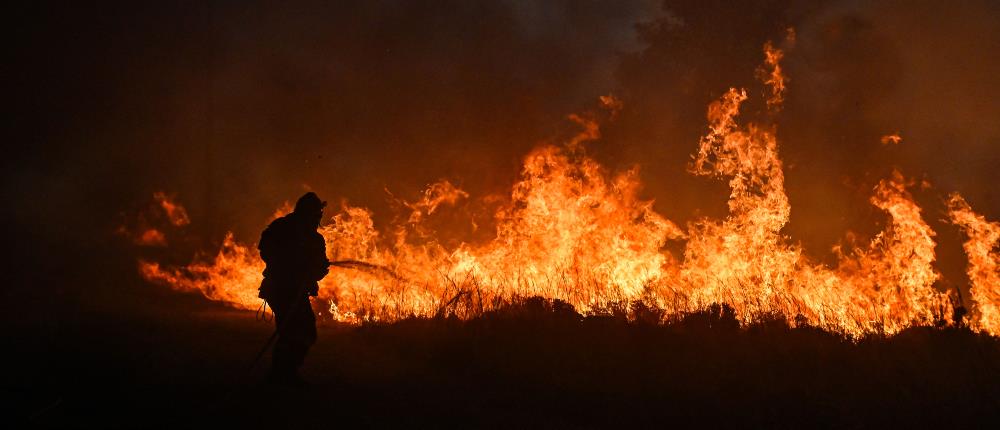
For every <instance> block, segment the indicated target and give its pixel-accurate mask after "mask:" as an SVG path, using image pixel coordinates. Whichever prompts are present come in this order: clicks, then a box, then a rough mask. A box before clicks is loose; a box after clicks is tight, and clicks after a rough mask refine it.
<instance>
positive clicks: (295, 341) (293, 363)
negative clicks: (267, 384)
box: [268, 296, 316, 377]
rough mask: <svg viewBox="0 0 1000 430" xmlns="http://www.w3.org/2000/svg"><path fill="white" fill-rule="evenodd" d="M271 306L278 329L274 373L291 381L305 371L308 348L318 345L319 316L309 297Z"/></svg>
mask: <svg viewBox="0 0 1000 430" xmlns="http://www.w3.org/2000/svg"><path fill="white" fill-rule="evenodd" d="M268 303H270V305H271V309H273V310H274V322H275V324H276V325H277V327H278V340H277V341H276V342H275V344H274V352H273V354H272V356H271V360H272V361H271V373H272V374H273V375H274V376H276V377H291V376H294V375H295V374H296V373H297V372H298V370H299V367H302V362H303V361H305V358H306V353H308V352H309V347H311V346H312V345H313V343H316V315H315V314H313V310H312V305H311V304H310V303H309V298H308V297H306V296H302V297H298V298H295V299H287V300H276V301H274V302H273V303H272V302H270V301H269V302H268Z"/></svg>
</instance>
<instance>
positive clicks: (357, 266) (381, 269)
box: [247, 260, 404, 374]
mask: <svg viewBox="0 0 1000 430" xmlns="http://www.w3.org/2000/svg"><path fill="white" fill-rule="evenodd" d="M327 265H328V266H330V267H340V268H344V269H353V270H360V271H363V272H368V273H371V274H373V275H384V276H388V277H391V278H393V279H396V280H400V281H402V280H404V278H403V277H402V276H400V275H399V274H398V273H396V272H395V271H394V270H392V269H390V268H388V267H385V266H382V265H378V264H372V263H368V262H365V261H359V260H337V261H328V262H327ZM308 287H309V283H304V284H303V285H302V288H301V289H300V290H299V291H297V292H296V294H295V296H293V297H294V298H296V299H298V298H300V297H302V296H306V297H308ZM299 303H301V301H300V300H293V301H292V302H291V305H290V307H289V308H288V316H287V317H285V318H284V321H282V323H284V324H282V323H279V324H278V326H277V327H275V329H274V333H271V337H269V338H268V339H267V342H266V343H265V344H264V347H263V348H261V349H260V352H258V353H257V356H256V357H255V358H254V359H253V362H252V363H250V367H249V368H248V369H247V374H249V373H250V372H252V371H253V369H254V368H255V367H257V363H258V362H260V359H261V358H263V357H264V354H265V353H267V350H268V349H271V346H272V345H274V342H275V341H276V340H277V339H278V335H279V334H280V333H281V331H282V329H283V328H284V325H285V324H287V323H288V321H289V320H290V319H291V316H292V315H294V314H295V312H296V311H297V310H298V307H299ZM261 308H262V309H263V312H264V313H265V314H266V313H267V300H264V303H262V304H261ZM272 309H273V308H272Z"/></svg>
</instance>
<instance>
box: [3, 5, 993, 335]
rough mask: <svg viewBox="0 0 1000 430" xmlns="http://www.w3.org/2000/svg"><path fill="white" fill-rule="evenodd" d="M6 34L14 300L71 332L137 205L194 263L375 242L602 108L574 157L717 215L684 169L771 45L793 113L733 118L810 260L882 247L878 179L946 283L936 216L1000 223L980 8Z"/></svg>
mask: <svg viewBox="0 0 1000 430" xmlns="http://www.w3.org/2000/svg"><path fill="white" fill-rule="evenodd" d="M7 16H8V21H9V25H8V28H9V30H10V31H11V32H12V36H11V38H10V39H9V40H10V43H9V45H10V46H11V47H12V48H13V50H14V53H13V61H9V63H8V66H7V67H6V68H5V69H6V71H7V73H5V75H6V79H5V80H6V81H7V83H8V84H9V85H10V86H11V92H10V93H9V94H12V95H13V97H9V98H8V100H10V101H11V103H12V104H13V108H14V109H13V115H12V116H11V120H10V122H11V123H12V124H13V134H12V135H10V136H9V137H8V140H7V145H6V147H7V150H6V151H5V156H4V157H2V160H3V168H2V169H0V170H2V174H3V188H2V192H3V199H4V201H5V202H7V204H8V208H7V210H6V211H4V215H5V218H4V219H5V222H4V225H5V226H7V228H9V229H10V230H9V235H8V237H9V239H8V240H9V243H13V244H16V246H17V247H18V248H17V252H15V253H13V254H14V255H13V256H12V257H11V258H10V259H9V260H8V262H9V263H10V264H11V267H12V270H10V271H9V272H10V274H11V276H10V277H9V278H8V280H9V282H7V284H8V286H7V289H6V291H7V292H8V298H14V299H17V300H20V301H27V302H32V303H36V304H39V305H43V304H44V303H48V301H49V300H50V299H51V298H52V297H56V298H59V299H61V300H59V303H61V304H62V305H61V306H62V308H61V309H63V310H64V311H65V310H68V309H71V308H72V307H73V306H75V304H76V303H77V301H78V300H79V299H80V298H81V297H86V296H90V295H91V294H90V292H91V291H105V292H107V293H108V294H109V295H111V296H114V295H118V294H133V293H132V292H125V291H119V290H121V288H122V287H116V286H115V285H116V282H118V280H119V279H123V278H127V277H130V276H131V277H135V276H136V275H135V273H134V270H135V268H134V258H135V256H134V255H132V254H131V253H132V252H133V251H132V250H131V248H128V247H124V246H121V245H120V244H118V245H115V244H116V243H118V242H121V238H120V237H116V235H115V234H114V232H115V229H116V228H117V227H118V226H120V225H121V224H122V223H123V222H124V221H123V220H125V219H127V218H128V217H129V216H130V214H133V213H135V212H136V211H137V210H139V209H140V208H142V207H143V205H146V204H147V203H148V202H149V200H150V198H151V195H152V193H153V192H156V191H165V192H167V193H171V194H172V195H174V196H176V198H177V200H178V201H179V202H180V203H182V204H184V205H185V206H186V207H187V209H188V212H189V214H190V216H191V219H192V223H191V225H190V226H188V227H187V229H188V230H187V231H186V232H185V234H186V235H188V236H190V237H196V238H199V239H198V240H197V242H196V243H192V244H189V245H190V246H189V248H190V250H195V249H201V250H205V251H207V252H211V250H212V249H213V246H217V245H218V243H219V242H220V241H221V239H222V237H223V235H224V234H225V232H226V231H233V232H234V233H235V234H236V236H237V237H238V238H239V239H241V240H244V241H247V242H250V241H254V240H255V239H256V237H257V235H258V234H259V231H260V229H261V227H262V226H263V225H264V223H265V222H266V220H267V218H268V216H269V215H270V214H271V213H273V212H274V210H275V209H276V208H277V207H278V206H280V205H281V203H282V202H284V201H286V200H293V199H295V198H296V197H297V196H298V195H300V194H301V193H302V192H303V191H305V190H307V189H311V190H315V191H317V192H318V193H319V194H320V195H321V196H323V197H324V198H325V199H327V200H329V201H331V202H334V203H335V204H336V203H337V202H340V201H346V202H349V203H350V204H352V205H360V206H365V207H369V208H371V209H372V210H373V211H374V212H375V215H376V217H375V219H376V222H378V223H383V224H384V223H386V222H388V221H389V220H390V219H391V217H392V211H391V208H392V204H391V202H390V199H389V198H388V196H389V195H388V193H387V190H388V191H389V192H391V193H392V195H393V196H396V197H399V198H406V199H410V198H415V197H416V196H417V195H418V193H419V192H420V190H422V189H423V187H424V186H426V185H427V184H428V183H431V182H434V181H436V180H439V179H448V180H450V181H452V182H453V183H455V184H457V185H458V186H460V187H461V188H462V189H464V190H466V191H467V192H469V193H470V195H471V196H472V198H471V199H470V202H469V203H465V204H467V205H475V202H476V201H477V200H476V199H481V198H483V197H485V196H489V195H500V196H503V195H505V194H508V193H509V189H510V185H511V184H512V183H513V182H514V181H515V180H516V178H517V175H518V172H519V168H520V162H521V159H522V157H523V156H524V155H525V154H526V153H527V152H528V151H529V150H530V149H531V148H533V147H535V146H536V145H537V144H539V143H540V142H547V141H553V140H558V139H559V138H560V137H561V136H565V135H566V134H567V133H572V132H574V130H575V125H574V124H573V123H572V122H570V121H567V120H566V115H567V114H570V113H574V112H587V111H592V110H594V109H596V108H597V97H598V96H601V95H606V94H613V95H615V96H616V97H618V98H619V99H621V100H622V102H623V104H624V108H623V110H622V111H621V112H620V114H619V115H618V116H617V117H616V119H615V120H614V121H610V122H608V123H606V124H604V125H603V126H602V132H603V137H602V138H601V139H600V140H599V141H597V142H593V143H592V144H590V146H588V149H587V150H588V152H589V153H590V154H591V155H593V156H594V157H595V158H597V159H598V160H600V161H601V162H602V163H604V165H605V166H606V167H607V168H608V169H609V170H610V171H618V170H621V169H625V168H629V167H631V166H633V165H636V164H638V165H639V166H640V169H641V170H640V172H641V173H640V176H641V179H642V181H643V183H644V185H645V188H644V191H643V195H645V196H646V197H648V198H650V199H655V200H656V206H655V207H656V209H657V211H658V212H660V213H662V214H664V215H665V216H666V217H668V218H669V219H671V220H673V221H676V222H679V223H681V225H683V223H685V222H687V221H690V220H693V219H695V218H697V217H699V216H705V215H707V216H712V217H722V216H724V215H725V211H726V206H725V202H726V195H727V193H728V189H727V187H726V185H725V183H724V182H722V181H717V180H712V179H710V178H704V177H695V176H692V175H690V174H689V173H687V172H686V166H687V163H688V162H689V160H690V156H691V154H692V153H694V152H695V148H696V144H697V139H698V137H699V136H700V135H701V134H703V133H704V131H705V118H704V117H705V109H706V106H707V105H708V103H709V102H711V101H712V100H713V99H715V98H716V97H718V96H719V95H721V94H722V93H723V92H725V91H726V90H727V89H728V88H729V87H731V86H737V87H745V88H747V89H748V91H749V92H750V94H751V96H752V97H754V96H757V97H758V98H759V96H760V95H761V94H762V92H763V87H762V86H761V84H759V83H758V82H757V81H756V79H755V70H756V69H757V67H758V66H759V65H760V63H761V60H762V53H761V47H762V45H763V44H764V42H765V41H768V40H771V41H774V42H775V43H776V44H778V45H779V46H782V47H784V48H786V49H787V54H786V57H785V61H784V64H785V67H786V71H787V74H788V76H789V78H790V82H789V88H788V96H787V100H786V104H785V107H784V109H783V111H782V113H781V114H780V115H779V116H777V117H775V118H767V117H765V116H764V114H763V113H762V111H763V108H762V106H760V105H759V103H758V104H753V103H750V104H748V105H747V106H746V107H745V114H744V118H746V119H756V120H762V121H765V122H768V123H773V124H775V125H776V126H777V127H778V129H777V130H778V138H779V141H780V148H779V150H780V154H781V156H782V158H783V160H784V162H785V172H786V176H787V181H786V184H787V191H788V194H789V196H790V199H791V204H792V220H791V223H790V224H789V225H788V227H787V228H786V233H787V234H788V235H789V236H790V237H791V239H792V240H793V241H801V242H802V243H803V245H804V246H805V247H806V249H807V251H808V253H809V254H810V255H811V256H813V257H814V258H816V259H818V260H821V261H828V262H829V261H831V258H832V257H831V255H832V254H831V253H830V251H829V250H830V248H831V247H832V246H833V245H835V244H837V243H839V242H840V241H841V240H842V239H843V238H844V237H845V235H846V234H847V233H848V231H852V232H856V233H857V234H858V235H860V237H863V238H864V237H870V236H871V235H872V234H874V233H875V232H877V231H879V230H880V229H881V228H882V226H883V224H884V222H885V220H886V217H885V215H884V214H883V213H881V212H880V211H879V210H877V209H876V208H874V207H872V206H871V205H870V203H869V202H868V198H869V196H870V194H871V189H872V187H873V186H874V184H875V183H877V182H878V180H880V179H882V178H885V177H887V176H888V175H889V174H890V172H891V171H892V169H893V168H898V169H900V170H901V171H902V173H903V174H904V175H905V176H907V177H908V178H913V179H915V180H917V181H920V180H926V181H928V182H929V183H930V184H931V185H932V187H931V188H929V189H926V190H921V189H920V188H919V187H916V188H914V189H913V191H914V193H915V196H916V198H917V200H918V202H919V203H920V204H921V205H922V207H923V208H924V210H925V214H924V216H925V219H926V220H927V221H928V222H929V223H930V224H931V225H932V227H934V228H935V230H936V231H937V232H938V238H937V239H938V242H939V247H938V255H939V261H940V263H941V264H940V270H942V272H943V273H944V274H945V276H946V277H948V278H949V279H953V280H955V281H954V282H959V283H961V282H963V281H962V277H963V276H964V275H963V274H962V271H963V270H964V264H965V262H964V256H963V255H962V253H961V249H960V241H961V240H962V238H961V236H960V235H959V233H958V230H957V229H956V228H954V227H953V226H949V225H947V224H946V223H944V222H943V221H942V220H943V219H944V218H945V215H944V212H943V204H942V199H943V198H944V197H945V196H946V195H947V193H949V192H952V191H958V192H961V193H962V194H963V195H964V196H965V197H966V198H967V199H968V201H969V202H970V204H971V205H972V206H973V208H974V209H976V210H977V211H979V212H981V213H984V214H985V215H986V216H987V217H988V218H989V219H992V220H997V219H1000V196H998V195H997V193H996V192H995V190H994V186H995V184H996V178H997V173H996V168H997V166H1000V122H998V120H997V118H1000V86H998V85H996V81H995V80H996V76H1000V56H998V55H996V52H1000V6H998V5H997V4H996V3H995V2H989V1H964V2H957V3H953V2H938V1H898V2H897V1H887V2H878V3H877V4H873V3H872V2H862V1H820V2H816V1H801V2H799V1H747V2H729V1H715V0H699V1H665V2H656V1H614V2H611V1H609V2H601V1H553V2H546V3H545V4H535V3H533V2H520V1H494V2H469V1H428V2H423V1H405V2H404V1H399V2H397V1H357V2H350V1H345V2H332V3H328V2H290V3H286V2H281V3H270V2H245V1H233V2H219V1H216V2H190V3H188V2H178V3H166V4H148V3H147V2H121V3H115V2H108V3H102V4H99V5H94V4H77V3H70V4H58V5H57V4H46V3H44V2H40V3H36V4H34V5H31V6H22V7H21V8H20V9H17V10H13V11H11V12H10V13H8V14H7ZM788 28H794V30H795V32H796V41H795V43H794V45H787V46H786V45H783V42H782V40H784V37H785V34H786V32H787V29H788ZM897 132H898V133H899V134H900V135H901V136H902V138H903V141H902V143H901V144H899V145H894V146H885V145H881V144H880V142H879V141H880V138H881V136H883V135H887V134H891V133H897ZM190 257H191V253H186V254H185V257H184V258H188V259H189V258H190ZM129 288H132V286H131V285H130V286H129ZM43 306H44V305H43ZM34 317H35V318H42V319H47V318H50V317H43V316H38V315H37V314H36V315H34ZM28 320H31V318H25V319H24V321H28Z"/></svg>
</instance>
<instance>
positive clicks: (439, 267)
mask: <svg viewBox="0 0 1000 430" xmlns="http://www.w3.org/2000/svg"><path fill="white" fill-rule="evenodd" d="M790 35H794V33H790ZM791 37H793V36H790V38H791ZM764 53H765V62H764V66H762V72H761V73H760V75H761V79H762V81H763V82H764V84H765V85H766V86H767V88H768V89H769V93H768V97H767V99H766V102H767V106H768V109H770V110H771V111H772V112H777V111H778V110H779V109H780V108H781V103H782V101H783V99H784V93H785V82H786V81H787V78H786V77H785V76H784V75H783V73H782V71H781V68H780V64H779V62H780V60H781V59H782V57H783V53H782V51H781V50H779V49H777V48H775V47H774V46H772V45H771V44H770V43H768V44H766V45H765V46H764ZM747 98H748V95H747V92H746V91H745V90H743V89H736V88H733V89H730V90H729V91H728V92H727V93H726V94H725V95H723V96H722V97H721V98H720V99H719V100H717V101H715V102H713V103H711V104H710V105H709V106H708V113H707V118H708V132H707V133H706V135H705V136H704V137H702V139H701V140H700V141H699V142H698V149H697V152H696V153H695V155H694V158H693V161H692V163H691V165H690V168H689V170H690V172H691V173H693V174H695V175H699V176H707V177H711V178H717V179H721V180H725V181H727V183H728V185H729V188H730V194H729V201H728V207H729V215H728V216H727V217H726V218H724V219H721V220H717V219H709V218H703V219H699V220H696V221H694V222H691V223H689V224H688V225H687V226H685V227H684V228H682V227H681V226H678V225H677V224H675V223H674V222H672V221H670V220H668V219H666V218H664V217H663V216H662V215H660V214H658V213H656V212H655V211H654V210H653V202H652V201H649V200H644V199H642V198H641V197H640V189H641V183H640V181H639V174H638V167H633V168H631V169H627V170H625V171H622V172H609V171H608V170H607V169H605V168H604V167H603V166H601V165H600V164H599V163H598V162H597V161H595V160H594V159H592V158H590V157H588V156H587V154H586V153H585V146H586V143H587V142H589V141H592V140H594V139H597V138H599V137H600V127H599V124H598V123H597V122H596V121H595V120H593V119H591V118H592V117H594V115H571V116H570V117H569V118H570V119H571V120H572V121H574V122H576V123H578V124H580V126H581V128H582V131H581V132H580V133H579V134H578V135H576V136H574V137H572V138H571V139H568V140H567V141H566V142H564V143H563V144H559V145H556V144H545V145H541V146H539V147H537V148H535V149H534V150H532V151H531V152H530V153H529V154H527V156H525V158H524V160H523V167H522V170H521V175H520V178H519V180H518V181H517V182H516V183H515V184H514V185H513V187H512V189H511V192H510V195H509V199H507V200H506V201H505V203H503V204H502V205H501V207H500V208H499V209H498V210H497V211H496V213H495V214H493V216H494V218H495V220H496V235H495V237H494V238H493V239H492V240H490V241H488V242H486V243H482V244H472V243H462V244H460V245H457V246H454V247H445V246H444V245H442V244H441V243H440V242H439V241H438V240H437V239H436V238H435V236H434V234H433V233H432V232H431V230H430V229H428V228H426V226H425V223H426V221H427V219H428V218H429V217H430V216H431V215H432V214H434V213H435V212H438V211H441V210H445V209H443V208H446V207H447V206H452V205H455V204H456V203H457V202H458V201H460V200H462V199H468V198H470V196H469V194H468V193H466V192H465V191H463V190H461V189H459V188H457V187H455V186H454V185H453V184H451V183H450V182H448V181H440V182H437V183H434V184H431V185H430V186H429V187H428V188H427V189H426V190H425V191H424V193H423V195H422V196H421V198H420V199H419V200H417V201H415V202H403V205H402V207H403V208H405V210H407V211H409V214H408V215H405V216H402V217H399V220H400V221H399V222H397V223H396V224H395V225H393V226H392V227H391V228H389V229H388V230H386V231H388V232H389V233H388V237H385V236H384V235H383V233H381V232H380V231H378V230H376V229H375V227H374V223H373V222H372V213H371V212H370V211H369V210H368V209H365V208H360V207H353V206H349V205H347V204H343V205H342V207H341V208H339V210H337V211H336V213H335V214H333V216H332V217H330V218H329V219H328V222H327V223H326V224H324V225H323V226H322V227H321V228H320V233H321V234H322V235H323V236H324V237H325V238H326V241H327V249H328V254H329V255H328V257H329V259H330V260H331V261H334V260H356V261H363V262H366V263H370V264H372V265H375V266H378V267H380V269H379V270H357V267H334V268H331V271H330V274H329V275H328V276H327V277H326V278H325V279H323V281H321V283H320V290H319V298H320V299H321V300H324V302H325V303H329V311H330V314H331V316H332V317H333V318H334V319H337V320H339V321H345V322H353V323H356V322H360V321H366V320H381V321H391V320H395V319H398V318H403V317H407V316H433V315H440V314H442V313H446V314H452V315H457V316H459V317H471V316H474V315H476V314H477V313H479V312H482V311H483V310H488V309H489V308H490V307H491V306H493V305H495V304H498V303H502V302H503V301H505V300H510V299H513V298H516V297H527V296H542V297H546V298H553V299H561V300H565V301H567V302H569V303H570V304H572V305H573V306H575V307H576V308H577V310H579V311H581V312H583V313H588V312H600V311H601V310H602V309H607V308H609V307H612V306H615V305H622V304H625V305H628V304H629V303H633V302H636V301H643V302H645V303H647V304H649V305H655V306H657V307H659V308H662V309H664V310H665V311H667V315H668V316H669V315H679V314H683V313H685V312H692V311H696V310H699V309H703V308H705V307H707V306H709V305H712V304H715V303H722V304H728V305H730V306H732V307H733V309H734V310H735V311H736V314H737V317H738V318H739V319H740V320H741V321H743V322H746V323H748V322H753V321H756V320H759V319H761V318H762V317H768V316H779V317H782V318H785V319H786V320H787V321H789V322H790V323H791V324H802V323H807V324H811V325H815V326H818V327H822V328H824V329H827V330H832V331H837V332H841V333H845V334H848V335H852V336H858V335H862V334H865V333H875V332H881V333H896V332H899V331H900V330H902V329H904V328H906V327H909V326H912V325H931V324H940V323H949V322H948V321H946V318H947V317H948V316H950V315H951V313H952V308H951V306H952V305H951V302H950V301H949V300H948V296H947V294H946V293H944V292H941V291H938V290H937V289H936V288H935V287H934V283H935V282H936V281H937V280H938V278H939V277H940V275H939V274H938V272H937V271H936V270H935V268H934V266H933V263H934V260H935V249H934V248H935V242H934V236H935V233H934V231H932V230H931V229H930V227H929V226H928V225H927V223H926V222H925V221H924V219H923V218H922V213H921V208H920V207H919V206H918V205H917V204H916V203H915V202H914V200H913V198H912V196H911V195H910V193H909V191H908V189H909V188H910V187H911V186H912V184H911V182H910V181H908V180H907V179H906V178H905V177H904V176H903V175H902V174H901V173H899V172H894V173H893V175H892V176H891V177H889V178H885V179H883V180H882V181H881V182H880V183H879V184H878V185H877V186H876V187H875V189H874V190H873V195H872V196H871V200H870V201H871V203H872V204H873V205H874V206H875V207H877V208H879V209H881V210H882V211H884V212H885V214H886V216H887V217H888V221H889V222H888V223H887V227H886V228H885V230H884V231H882V232H880V233H879V234H877V235H876V236H875V237H874V238H872V239H871V241H870V242H869V243H868V245H867V246H864V247H854V248H852V249H846V250H844V249H838V251H837V252H838V256H839V262H838V264H836V266H835V267H828V266H826V265H823V264H820V263H818V262H816V261H814V260H812V259H810V258H809V257H808V256H806V255H804V253H803V250H802V248H801V247H800V246H799V245H798V244H796V243H794V242H792V241H791V239H789V238H788V237H786V236H785V235H783V234H782V233H781V230H782V229H783V228H784V227H785V225H786V224H787V223H788V220H789V216H790V213H791V204H790V203H789V199H788V196H787V195H786V193H785V176H784V171H783V165H782V161H781V159H780V157H779V155H778V141H777V139H776V137H775V127H774V126H773V125H768V126H763V125H758V124H753V123H749V124H745V125H744V124H740V122H739V121H738V120H737V119H738V116H739V114H740V107H741V104H742V103H743V102H744V101H745V100H747ZM601 101H602V104H603V105H604V107H605V108H607V109H610V110H611V111H612V116H613V113H614V112H616V111H618V110H620V109H621V108H622V105H621V102H620V101H619V100H617V99H614V98H613V97H610V96H608V97H602V99H601ZM897 137H898V136H897ZM951 204H952V210H951V212H950V215H951V217H952V220H953V222H954V223H956V224H958V225H960V226H962V227H963V228H964V229H965V231H966V233H967V234H968V235H969V237H970V239H969V242H967V243H966V252H967V253H968V254H969V258H970V269H969V273H970V278H972V279H973V290H972V291H973V301H974V303H975V305H976V309H977V310H978V314H979V315H980V317H979V319H978V323H977V326H976V327H978V328H981V329H983V330H986V331H989V332H990V333H994V334H996V333H997V330H998V329H1000V307H998V304H1000V290H997V287H996V285H1000V283H998V276H1000V275H998V274H997V263H996V262H997V257H998V256H997V254H996V252H995V251H993V249H994V247H995V245H996V243H997V241H998V239H1000V224H997V223H989V222H986V221H985V220H984V219H983V218H982V217H981V216H979V215H976V214H974V213H973V212H971V210H970V209H968V205H967V204H965V202H964V201H962V200H961V198H960V197H957V196H955V197H953V198H952V201H951ZM164 208H166V207H164ZM176 208H179V213H181V214H183V213H184V212H183V208H180V207H179V206H176ZM288 209H289V208H288V205H287V203H286V206H285V209H283V210H281V211H279V213H276V216H277V215H279V214H280V212H284V211H287V210H288ZM330 209H333V208H330ZM175 210H178V209H175ZM168 212H169V211H168ZM172 219H173V217H172ZM184 219H186V214H184ZM671 241H675V242H677V243H678V244H683V248H684V251H683V257H682V258H676V257H674V256H673V255H672V254H671V253H669V252H667V251H665V250H664V249H663V248H664V245H666V244H667V243H668V242H671ZM373 267H374V266H373ZM140 270H141V272H142V274H143V275H144V276H145V278H146V279H148V280H150V281H153V282H157V283H161V284H165V285H168V286H170V287H171V288H174V289H177V290H181V291H195V292H200V293H201V294H204V295H205V296H206V297H208V298H209V299H212V300H217V301H221V302H224V303H227V304H229V305H232V306H235V307H239V308H244V309H254V308H256V307H257V306H258V305H259V303H260V300H259V299H258V298H257V295H256V293H257V287H258V286H259V284H260V281H261V272H262V270H263V263H262V262H261V261H260V259H259V257H258V256H257V253H256V249H255V247H254V246H252V245H243V244H241V243H239V242H237V241H236V240H235V239H234V238H233V236H232V235H231V234H230V235H228V236H227V237H226V239H225V242H224V243H223V246H222V249H221V250H220V252H219V254H218V255H217V256H216V257H215V258H214V260H212V261H207V262H196V263H193V264H191V265H189V266H186V267H180V268H165V267H162V266H160V265H159V264H157V263H153V262H141V263H140Z"/></svg>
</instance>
